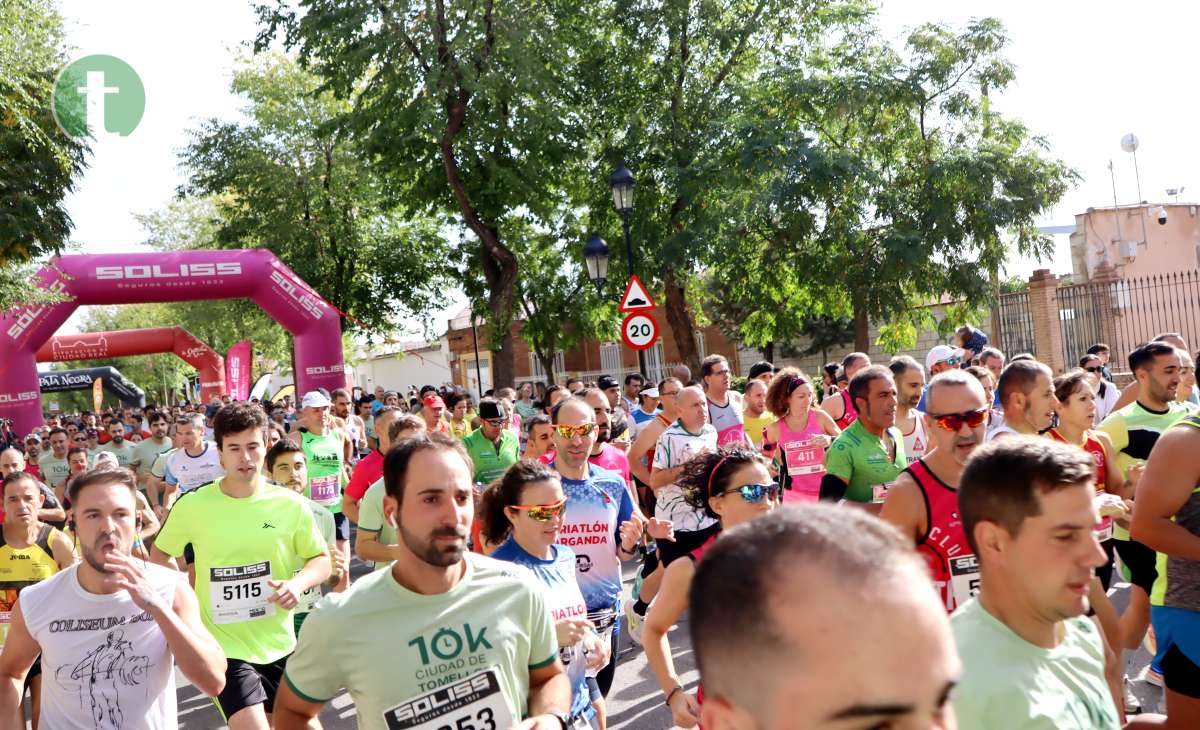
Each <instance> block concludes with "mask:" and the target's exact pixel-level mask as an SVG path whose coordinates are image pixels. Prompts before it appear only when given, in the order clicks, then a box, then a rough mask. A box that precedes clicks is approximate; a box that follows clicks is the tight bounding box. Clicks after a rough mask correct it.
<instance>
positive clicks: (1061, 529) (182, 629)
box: [0, 328, 1200, 730]
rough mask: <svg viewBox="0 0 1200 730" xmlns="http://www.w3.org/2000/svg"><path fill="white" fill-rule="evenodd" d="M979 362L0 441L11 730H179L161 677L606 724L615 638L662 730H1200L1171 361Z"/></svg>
mask: <svg viewBox="0 0 1200 730" xmlns="http://www.w3.org/2000/svg"><path fill="white" fill-rule="evenodd" d="M986 344H987V343H986V338H984V337H983V336H982V333H979V332H978V331H976V330H973V329H971V328H964V329H963V330H960V332H959V333H958V336H957V337H956V339H955V342H954V344H953V345H939V346H937V347H934V348H933V349H932V350H931V351H930V352H929V353H928V355H927V356H926V358H925V362H924V363H922V362H918V361H917V360H915V359H913V358H912V357H908V356H900V357H895V358H892V359H891V360H890V362H888V363H886V364H881V363H873V362H872V361H871V359H870V358H869V357H868V356H867V355H866V354H864V353H851V354H849V355H847V356H846V357H845V358H843V359H842V361H841V362H840V363H831V364H830V365H828V366H826V367H825V368H823V369H822V371H821V372H820V373H817V374H815V375H816V376H817V377H815V378H814V377H810V374H807V373H804V372H801V371H800V370H798V369H796V368H794V367H782V368H777V367H775V366H774V365H772V364H771V363H766V362H760V363H756V364H755V365H754V366H753V367H751V368H750V370H749V371H748V372H747V373H745V375H746V381H745V385H744V387H742V386H739V387H738V388H737V389H735V388H734V387H733V383H734V377H735V373H734V372H733V370H732V368H731V365H730V363H729V362H728V361H727V360H726V359H725V358H724V357H721V356H719V355H713V356H710V357H708V358H706V359H705V360H704V361H703V362H702V363H701V366H700V371H699V372H698V373H696V377H695V378H693V374H692V373H691V372H690V371H689V370H688V368H686V367H683V366H680V367H678V368H676V369H675V370H674V371H673V372H672V374H671V375H670V376H668V377H666V378H663V379H662V380H661V381H659V382H647V381H646V380H645V378H643V377H642V376H641V375H638V374H631V375H628V376H626V377H624V378H623V380H617V379H615V378H613V377H609V376H602V377H600V378H599V379H598V380H597V382H595V383H583V382H581V381H579V380H577V379H570V380H568V381H567V382H565V383H564V384H563V385H558V384H551V385H549V386H548V387H545V386H538V387H536V388H535V387H533V386H532V385H531V384H528V383H526V384H523V385H522V386H521V387H520V389H519V390H515V389H513V388H499V389H496V390H494V391H489V392H488V393H487V394H485V395H484V397H482V398H480V399H475V398H473V397H472V395H470V394H468V393H466V392H464V391H462V390H459V389H454V388H436V387H433V386H425V387H423V388H421V389H420V390H419V391H418V390H415V389H410V390H409V392H407V393H402V392H401V391H387V390H386V389H384V388H382V387H381V388H377V389H376V390H375V392H374V393H364V394H360V395H358V396H357V397H355V395H356V394H352V393H350V392H347V391H345V390H337V391H334V392H332V393H326V392H324V391H312V392H309V393H305V394H304V395H303V397H302V398H301V399H300V401H299V402H298V403H293V402H292V401H291V399H290V398H283V399H280V400H279V401H278V402H274V403H272V402H261V403H260V402H257V401H252V402H230V401H229V400H228V399H225V401H224V402H217V401H214V402H212V403H209V404H202V405H193V404H184V405H181V406H170V407H166V406H164V407H157V408H156V407H147V408H145V409H129V408H124V409H119V410H112V411H108V412H104V413H100V414H97V413H88V412H84V413H80V414H53V415H51V416H50V417H48V418H47V419H46V422H45V426H44V427H42V428H39V429H38V430H36V431H35V432H34V433H30V434H24V435H21V436H20V437H19V438H10V439H8V442H7V443H6V444H4V445H3V450H2V451H0V473H2V474H3V483H2V484H3V530H2V533H0V591H3V593H2V594H0V641H2V642H3V651H2V653H0V730H4V729H6V728H24V727H26V722H27V720H28V721H29V722H32V726H33V727H35V728H36V727H39V726H40V727H44V728H49V729H51V730H58V729H59V728H174V727H176V726H177V711H176V706H175V703H176V694H175V686H174V683H175V675H174V672H175V670H176V669H178V671H179V672H180V673H182V675H183V676H184V677H186V678H187V680H188V681H190V682H191V683H192V684H194V685H195V686H196V687H197V688H198V689H199V690H200V691H201V692H203V693H204V694H206V695H209V696H210V697H212V698H213V701H214V702H215V703H216V705H217V707H218V709H219V710H220V712H221V714H222V716H223V717H224V719H225V721H226V722H227V724H228V725H229V727H231V728H234V729H235V730H238V729H241V728H266V727H277V728H318V727H320V721H319V719H318V715H319V713H320V711H321V709H322V707H323V706H324V705H325V704H326V703H328V702H329V701H330V700H331V699H332V698H334V696H335V695H336V694H338V693H339V692H341V691H343V690H346V691H348V693H349V694H350V696H351V698H352V699H353V702H354V705H355V709H356V713H357V722H358V725H359V727H362V728H368V729H372V730H383V729H387V730H394V729H397V728H406V729H413V730H442V729H443V728H445V729H447V730H507V729H508V728H520V729H521V730H533V729H535V728H536V729H539V730H568V729H573V730H584V729H585V728H598V729H600V730H603V728H606V727H607V725H608V724H609V723H608V719H607V716H606V709H605V696H606V695H607V694H608V692H609V690H610V688H611V687H612V685H613V679H614V676H615V674H616V672H617V671H619V667H618V663H619V658H620V654H619V652H618V650H617V649H618V639H619V637H620V635H621V634H622V633H628V635H629V637H630V638H631V639H632V640H633V641H634V642H635V643H636V644H638V645H640V646H641V647H642V648H643V650H644V651H645V655H646V660H647V664H648V665H649V667H650V668H651V670H652V671H653V675H654V678H655V679H656V680H657V683H658V685H659V686H660V688H661V691H662V695H661V698H662V702H663V703H664V704H665V705H666V706H667V707H668V708H669V710H670V713H671V716H672V718H673V720H674V722H675V724H676V725H678V726H680V727H684V728H690V727H695V726H697V725H699V726H701V727H704V728H706V729H708V730H756V729H757V730H774V729H778V730H783V729H785V728H786V729H789V730H790V729H799V728H855V729H860V728H861V729H866V728H953V727H961V728H995V729H996V730H1011V729H1014V728H1047V729H1049V728H1055V729H1059V730H1062V729H1067V730H1071V729H1076V728H1077V729H1079V730H1094V729H1097V728H1100V729H1104V730H1108V729H1111V728H1118V727H1123V726H1124V727H1130V728H1141V727H1166V728H1189V729H1192V728H1200V398H1198V393H1197V390H1196V387H1195V372H1194V365H1193V363H1194V361H1193V359H1192V357H1191V355H1190V351H1189V350H1188V344H1187V343H1186V342H1184V341H1183V339H1182V338H1181V337H1180V336H1179V335H1177V334H1172V333H1167V334H1163V335H1160V336H1159V337H1156V338H1155V339H1154V340H1153V341H1150V342H1148V343H1145V344H1143V345H1141V346H1139V347H1138V348H1136V349H1135V350H1134V351H1132V352H1130V353H1120V354H1119V355H1118V354H1117V353H1112V352H1110V350H1109V348H1108V347H1107V346H1105V345H1103V344H1097V345H1096V346H1094V347H1092V348H1090V349H1089V351H1088V353H1086V354H1082V355H1081V358H1080V360H1079V367H1078V368H1074V369H1071V370H1069V371H1067V372H1065V373H1061V374H1058V375H1056V374H1055V373H1054V372H1053V371H1052V370H1051V368H1050V367H1049V366H1047V365H1045V364H1043V363H1041V362H1038V361H1037V360H1036V359H1035V358H1034V357H1032V356H1031V355H1028V354H1016V355H1013V356H1011V357H1007V356H1006V354H1005V353H1002V352H1000V351H999V350H997V349H995V348H992V347H987V346H986ZM1110 356H1111V357H1113V358H1114V359H1113V360H1112V361H1111V362H1110V359H1109V358H1110ZM1121 357H1125V358H1126V360H1125V361H1121V360H1120V359H1119V358H1121ZM1114 369H1115V370H1120V371H1121V373H1120V374H1121V378H1120V380H1122V381H1126V380H1127V381H1128V382H1127V383H1126V384H1124V386H1123V387H1119V386H1118V385H1117V383H1116V382H1114V379H1113V370H1114ZM352 525H354V526H355V529H353V530H352V529H351V526H352ZM352 538H353V542H352ZM352 555H356V556H357V557H358V558H359V559H361V560H363V561H366V562H371V563H374V567H375V568H376V569H375V570H374V571H373V572H372V573H370V574H368V575H366V576H365V577H360V578H358V579H357V580H355V581H353V583H351V581H350V575H349V570H348V565H349V562H350V559H351V556H352ZM623 564H624V565H626V566H627V567H631V569H632V570H635V571H636V579H635V580H634V581H633V584H632V586H626V584H625V582H624V581H623V580H622V575H623V573H622V567H623ZM1117 583H1128V584H1129V586H1130V588H1129V601H1128V605H1127V606H1126V607H1125V610H1124V611H1123V612H1118V610H1117V609H1116V608H1115V606H1114V603H1113V602H1112V601H1111V600H1110V599H1109V592H1110V590H1113V586H1115V584H1117ZM685 612H686V613H687V615H688V618H689V629H690V630H689V632H688V633H689V634H690V636H688V637H687V639H688V641H687V642H685V641H684V639H685V637H684V635H683V633H682V632H674V633H672V632H671V629H672V627H673V626H674V625H675V624H676V623H677V622H678V621H679V620H680V619H681V617H682V616H683V615H684V614H685ZM681 643H689V644H690V649H691V650H692V651H694V653H695V658H696V662H697V665H698V668H699V683H698V684H697V685H695V686H687V685H685V683H684V682H683V681H682V679H681V677H680V674H679V673H678V672H677V670H676V667H675V662H674V652H676V651H677V650H679V649H680V648H681V647H680V646H679V644H681ZM1143 645H1144V646H1147V647H1148V648H1149V650H1150V653H1151V654H1152V655H1153V661H1152V664H1151V666H1150V668H1149V669H1148V670H1147V671H1146V672H1145V674H1144V675H1142V676H1136V677H1129V676H1126V675H1125V672H1124V667H1125V666H1126V661H1125V653H1126V652H1130V651H1132V650H1136V649H1137V648H1138V647H1139V646H1143ZM1142 681H1146V682H1151V683H1155V684H1158V685H1160V686H1162V687H1163V688H1164V698H1165V700H1164V703H1163V706H1162V707H1158V708H1141V707H1139V706H1138V701H1137V698H1136V696H1135V695H1134V694H1133V693H1132V692H1131V690H1130V686H1131V683H1134V682H1142ZM1143 710H1145V711H1143ZM1152 710H1153V711H1152Z"/></svg>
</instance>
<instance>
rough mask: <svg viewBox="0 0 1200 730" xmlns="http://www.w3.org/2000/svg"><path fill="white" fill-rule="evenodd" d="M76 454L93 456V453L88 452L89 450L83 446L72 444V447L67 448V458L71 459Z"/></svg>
mask: <svg viewBox="0 0 1200 730" xmlns="http://www.w3.org/2000/svg"><path fill="white" fill-rule="evenodd" d="M75 454H83V455H84V456H91V454H89V453H88V450H87V449H85V448H83V447H82V446H72V447H71V448H69V449H67V460H68V461H69V460H70V459H71V457H72V456H74V455H75Z"/></svg>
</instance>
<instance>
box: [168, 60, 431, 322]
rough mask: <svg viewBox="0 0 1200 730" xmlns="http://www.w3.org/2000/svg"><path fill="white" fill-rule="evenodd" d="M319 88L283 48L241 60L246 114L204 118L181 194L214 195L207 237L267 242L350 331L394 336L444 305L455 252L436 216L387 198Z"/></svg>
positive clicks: (239, 85) (234, 243)
mask: <svg viewBox="0 0 1200 730" xmlns="http://www.w3.org/2000/svg"><path fill="white" fill-rule="evenodd" d="M318 86H319V81H318V80H317V79H316V78H315V77H313V76H312V75H311V74H309V73H307V72H305V71H303V70H302V69H301V68H300V67H299V66H298V65H297V64H296V63H295V62H294V61H293V60H291V59H289V58H287V57H285V56H283V55H281V54H277V53H268V54H263V55H260V56H257V57H253V58H250V59H245V60H243V61H241V62H240V63H239V65H238V67H237V69H236V70H235V72H234V78H233V91H234V92H235V93H237V94H239V95H240V96H242V97H243V98H245V99H246V100H247V106H246V108H245V112H246V116H247V119H248V121H247V122H246V123H231V122H224V121H220V120H216V119H210V120H207V121H205V122H204V123H203V124H201V125H200V128H199V129H198V130H196V131H195V132H194V133H193V135H192V140H191V142H190V143H189V144H188V146H187V148H186V149H185V150H184V151H183V153H182V156H181V157H182V162H183V167H184V169H185V171H186V173H187V174H188V181H187V183H186V184H185V185H184V186H183V189H182V192H183V193H185V194H187V195H190V196H210V200H211V205H212V206H213V207H214V208H215V210H216V212H217V213H218V216H217V217H216V218H215V219H210V220H212V221H214V222H215V225H216V230H215V235H213V236H211V237H204V238H203V240H204V241H205V242H206V244H212V245H215V246H219V247H224V248H249V247H261V248H267V249H270V250H271V251H273V252H274V253H275V254H276V255H277V256H279V257H280V259H282V260H283V261H284V262H285V263H287V264H288V265H289V266H290V267H291V268H292V270H294V271H295V272H296V274H297V275H299V276H300V277H301V278H302V279H304V280H305V281H306V282H308V283H309V285H310V286H312V287H313V288H314V289H315V290H316V291H317V292H319V293H320V294H321V295H322V296H323V297H325V299H326V300H328V301H329V302H330V303H332V304H333V305H334V306H335V307H337V308H338V309H340V310H342V311H343V312H345V313H347V314H348V315H350V317H351V319H350V320H349V321H345V322H343V324H344V326H345V327H347V328H351V329H354V328H361V329H363V330H364V332H363V334H365V335H367V336H369V335H371V334H372V333H377V332H382V333H387V332H390V331H391V330H392V329H393V328H394V326H395V322H396V321H397V319H398V318H400V317H403V316H406V315H413V314H423V313H424V312H426V311H429V310H430V309H432V308H434V307H435V306H436V305H438V304H440V303H441V301H442V297H441V293H442V291H443V290H444V288H445V285H446V280H445V279H444V278H443V276H442V273H443V272H444V270H445V260H446V253H447V249H446V246H445V245H444V243H443V239H442V234H441V231H440V229H439V227H438V226H437V225H436V221H433V220H431V219H428V218H424V217H420V218H416V219H414V220H412V221H410V220H408V219H407V218H408V216H407V211H406V210H405V209H404V208H401V207H397V206H396V205H394V204H393V203H391V202H389V197H388V196H387V195H386V194H385V184H384V182H383V181H382V180H381V179H380V178H379V177H378V176H377V175H376V174H375V173H374V172H373V171H372V170H371V169H370V168H369V167H368V165H367V164H366V163H365V162H364V160H365V158H366V156H367V154H366V153H365V152H364V150H363V148H362V146H361V145H359V144H357V143H356V142H355V140H354V139H353V138H351V137H350V136H349V135H348V134H347V133H346V132H344V131H343V130H342V129H341V128H340V127H339V126H337V125H336V124H335V122H336V121H337V120H338V119H339V118H340V117H341V116H342V115H344V114H345V113H346V112H348V111H349V109H350V107H349V105H348V103H347V102H345V101H340V100H338V99H336V98H335V97H334V95H333V94H332V93H330V92H328V91H319V90H318ZM193 230H195V228H193ZM172 232H173V231H171V230H170V229H168V230H167V231H166V233H168V234H170V233H172ZM176 241H179V239H178V238H176ZM192 244H193V245H195V244H196V242H195V241H193V242H192ZM360 323H361V324H360ZM222 324H226V323H222Z"/></svg>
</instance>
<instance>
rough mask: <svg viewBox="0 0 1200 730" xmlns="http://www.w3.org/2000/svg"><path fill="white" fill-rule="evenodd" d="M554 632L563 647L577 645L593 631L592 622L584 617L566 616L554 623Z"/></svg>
mask: <svg viewBox="0 0 1200 730" xmlns="http://www.w3.org/2000/svg"><path fill="white" fill-rule="evenodd" d="M554 633H555V634H556V635H557V636H558V645H559V646H561V647H568V646H575V645H576V644H578V643H579V642H580V641H581V640H582V639H583V638H584V637H585V636H587V635H588V634H591V633H592V622H591V621H588V620H587V619H585V618H583V619H580V618H564V619H562V620H561V621H559V622H557V623H555V624H554Z"/></svg>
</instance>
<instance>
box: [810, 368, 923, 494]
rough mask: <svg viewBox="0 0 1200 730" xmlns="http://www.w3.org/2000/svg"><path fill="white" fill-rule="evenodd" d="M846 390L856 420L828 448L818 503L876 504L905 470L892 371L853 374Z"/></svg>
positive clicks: (871, 369)
mask: <svg viewBox="0 0 1200 730" xmlns="http://www.w3.org/2000/svg"><path fill="white" fill-rule="evenodd" d="M847 390H848V392H849V393H850V397H851V398H853V399H854V406H855V407H856V408H857V409H858V419H857V420H855V421H854V423H852V424H850V425H849V426H847V427H846V430H845V431H842V433H841V434H840V435H839V436H838V437H837V438H835V439H834V440H833V444H832V445H830V447H829V453H828V454H827V455H826V456H825V476H824V477H823V478H822V479H821V499H824V500H834V501H836V500H840V499H843V498H844V499H846V500H847V501H850V502H858V503H861V504H874V505H881V504H882V503H883V500H884V499H885V498H886V497H887V491H888V489H889V488H890V487H891V485H892V482H893V481H895V479H896V477H897V476H899V475H900V472H902V471H904V470H905V468H907V466H908V460H907V458H906V457H905V454H904V436H903V435H902V434H901V433H900V429H898V428H896V383H895V380H894V379H893V377H892V371H890V370H888V369H887V368H885V367H883V366H882V365H872V366H870V367H868V368H864V369H863V370H860V371H859V372H858V373H856V374H855V376H854V378H853V379H852V380H851V381H850V387H849V388H848V389H847Z"/></svg>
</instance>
